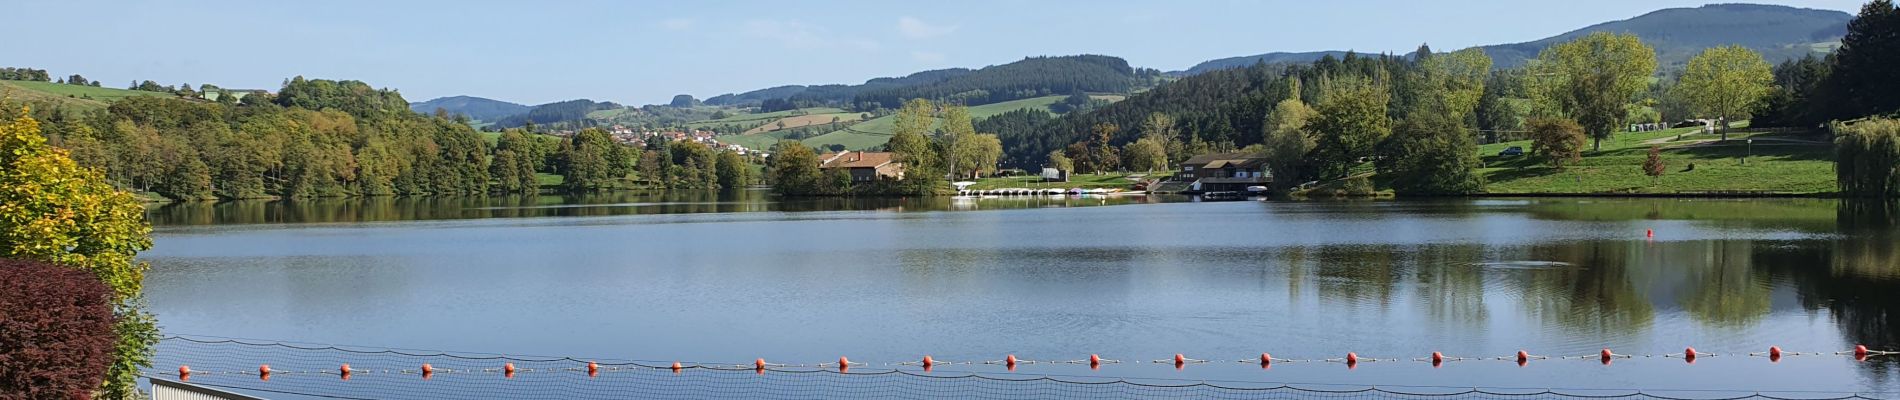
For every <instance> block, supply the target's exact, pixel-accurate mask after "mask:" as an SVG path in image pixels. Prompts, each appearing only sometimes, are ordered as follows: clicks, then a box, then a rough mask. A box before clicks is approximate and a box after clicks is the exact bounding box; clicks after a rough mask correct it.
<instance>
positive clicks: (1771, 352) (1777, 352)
mask: <svg viewBox="0 0 1900 400" xmlns="http://www.w3.org/2000/svg"><path fill="white" fill-rule="evenodd" d="M1768 362H1781V346H1768Z"/></svg>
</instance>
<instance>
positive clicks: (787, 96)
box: [706, 54, 1159, 109]
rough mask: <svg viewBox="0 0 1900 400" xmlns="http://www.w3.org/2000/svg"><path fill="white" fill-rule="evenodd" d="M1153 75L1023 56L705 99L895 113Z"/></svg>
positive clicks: (1111, 86)
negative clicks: (906, 106)
mask: <svg viewBox="0 0 1900 400" xmlns="http://www.w3.org/2000/svg"><path fill="white" fill-rule="evenodd" d="M1156 74H1159V71H1153V70H1149V69H1136V68H1133V67H1130V66H1129V65H1128V61H1126V60H1123V59H1121V58H1118V57H1111V56H1103V55H1086V54H1085V55H1073V56H1054V57H1027V58H1024V59H1022V60H1018V61H1015V62H1011V63H1007V64H1000V65H991V66H987V67H983V68H979V69H967V68H949V69H939V70H929V71H923V72H918V73H914V74H910V75H905V76H903V77H892V78H874V79H870V80H866V81H865V82H864V83H863V84H858V85H817V86H800V85H788V86H778V87H772V88H766V89H760V90H754V91H750V92H744V93H736V94H723V95H718V96H713V97H712V98H708V99H706V104H710V105H725V106H750V105H766V106H767V107H766V108H768V109H786V108H790V107H811V106H819V105H825V106H840V107H846V108H853V107H855V108H869V107H885V108H896V107H898V106H899V105H900V104H899V103H901V102H902V101H903V100H906V99H910V98H932V99H938V100H945V99H948V100H952V101H954V102H958V103H964V104H968V105H981V104H989V103H997V102H1004V101H1011V100H1018V99H1026V98H1032V97H1040V96H1048V95H1056V94H1070V93H1072V92H1109V93H1122V92H1127V91H1128V90H1130V89H1131V88H1132V87H1134V86H1135V85H1136V84H1138V83H1140V82H1141V81H1142V79H1144V78H1146V77H1148V76H1150V75H1156Z"/></svg>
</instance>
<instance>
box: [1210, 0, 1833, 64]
mask: <svg viewBox="0 0 1900 400" xmlns="http://www.w3.org/2000/svg"><path fill="white" fill-rule="evenodd" d="M1851 19H1853V15H1849V14H1847V13H1844V12H1840V11H1830V10H1815V9H1807V8H1795V7H1787V6H1778V5H1760V4H1711V5H1706V6H1701V7H1695V8H1668V9H1662V10H1657V11H1654V12H1650V13H1648V14H1643V15H1641V16H1637V17H1635V18H1630V19H1626V20H1621V21H1611V22H1605V23H1601V24H1596V25H1591V26H1588V27H1584V28H1582V29H1577V30H1574V31H1570V32H1565V33H1563V34H1561V35H1557V36H1552V37H1548V38H1543V39H1538V40H1534V41H1529V42H1522V43H1507V44H1499V45H1491V46H1482V47H1481V48H1483V49H1484V52H1485V54H1488V55H1490V56H1491V58H1492V60H1493V61H1494V66H1495V67H1498V68H1513V67H1518V66H1522V65H1524V63H1525V62H1526V61H1529V60H1531V59H1534V58H1537V53H1538V52H1540V51H1543V49H1544V47H1548V46H1550V45H1551V44H1555V43H1561V42H1565V41H1569V40H1571V39H1576V38H1578V37H1582V36H1584V35H1588V34H1590V33H1594V32H1605V31H1607V32H1618V33H1633V34H1636V36H1637V37H1640V38H1642V39H1643V43H1645V44H1648V45H1650V46H1653V47H1655V48H1656V61H1657V62H1658V63H1659V64H1660V65H1661V66H1662V67H1663V68H1664V69H1671V68H1680V67H1681V66H1682V65H1683V64H1685V63H1686V62H1687V61H1688V60H1689V57H1691V56H1694V55H1695V54H1696V53H1697V52H1700V51H1702V49H1705V48H1709V47H1714V46H1719V45H1727V44H1740V45H1743V46H1746V47H1748V48H1750V49H1753V50H1755V51H1757V52H1760V53H1761V54H1762V56H1763V57H1765V58H1767V59H1768V61H1769V62H1781V61H1782V60H1787V59H1792V58H1800V57H1801V56H1804V55H1807V54H1809V53H1813V52H1826V51H1830V50H1831V49H1832V46H1833V44H1834V43H1836V42H1838V41H1839V40H1840V39H1841V35H1843V34H1845V33H1846V32H1847V21H1848V20H1851ZM1328 53H1332V54H1333V56H1334V57H1339V54H1338V53H1339V52H1310V53H1267V54H1260V55H1254V56H1244V57H1231V58H1223V59H1218V60H1213V61H1207V62H1203V63H1200V64H1197V65H1195V66H1193V67H1190V68H1188V69H1187V71H1183V74H1186V75H1194V74H1200V73H1205V72H1207V71H1212V70H1218V69H1226V68H1238V67H1245V66H1248V65H1253V64H1255V63H1257V62H1262V61H1264V62H1266V63H1268V64H1273V63H1305V62H1312V61H1314V60H1318V59H1319V58H1320V57H1322V56H1325V55H1326V54H1328Z"/></svg>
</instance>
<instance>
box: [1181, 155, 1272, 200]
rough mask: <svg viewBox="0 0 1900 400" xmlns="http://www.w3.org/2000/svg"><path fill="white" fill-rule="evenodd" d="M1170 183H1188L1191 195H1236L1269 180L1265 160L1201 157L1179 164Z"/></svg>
mask: <svg viewBox="0 0 1900 400" xmlns="http://www.w3.org/2000/svg"><path fill="white" fill-rule="evenodd" d="M1174 180H1175V181H1180V182H1190V183H1189V187H1190V189H1189V191H1192V192H1239V191H1244V190H1247V187H1250V186H1265V185H1266V184H1267V183H1269V182H1272V181H1273V175H1272V174H1271V173H1270V172H1268V171H1267V157H1266V156H1262V155H1259V154H1248V153H1213V154H1202V155H1198V156H1194V157H1193V158H1189V159H1188V160H1187V161H1182V162H1181V169H1180V170H1179V171H1175V173H1174Z"/></svg>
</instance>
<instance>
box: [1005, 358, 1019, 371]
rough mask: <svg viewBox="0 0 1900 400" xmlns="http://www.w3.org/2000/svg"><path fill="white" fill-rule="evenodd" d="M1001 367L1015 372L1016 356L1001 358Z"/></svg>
mask: <svg viewBox="0 0 1900 400" xmlns="http://www.w3.org/2000/svg"><path fill="white" fill-rule="evenodd" d="M1003 366H1006V367H1009V370H1011V371H1015V370H1016V355H1015V354H1011V355H1009V356H1007V357H1003Z"/></svg>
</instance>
